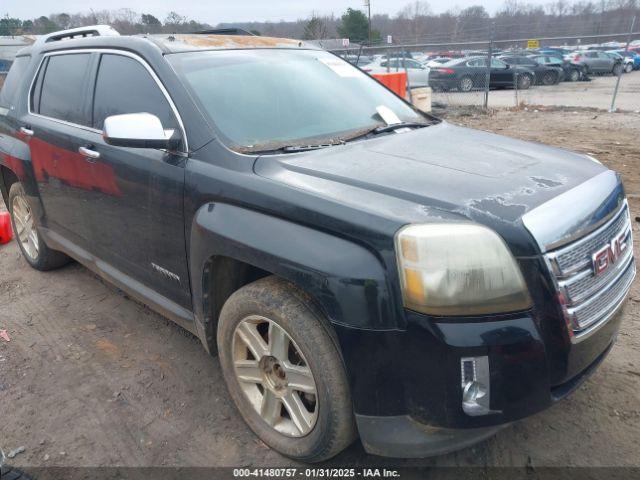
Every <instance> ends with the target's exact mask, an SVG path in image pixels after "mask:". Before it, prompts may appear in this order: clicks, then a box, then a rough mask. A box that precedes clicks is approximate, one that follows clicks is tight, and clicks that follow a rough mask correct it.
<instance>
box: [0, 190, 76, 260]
mask: <svg viewBox="0 0 640 480" xmlns="http://www.w3.org/2000/svg"><path fill="white" fill-rule="evenodd" d="M9 212H10V213H11V226H12V227H13V232H14V235H15V237H16V242H18V246H19V247H20V251H21V252H22V256H23V257H24V259H25V260H26V261H27V263H28V264H29V265H31V266H32V267H33V268H35V269H36V270H40V271H47V270H54V269H56V268H60V267H62V266H63V265H66V264H67V263H69V262H70V261H71V259H70V258H69V257H67V256H66V255H65V254H64V253H62V252H58V251H57V250H52V249H50V248H49V247H48V246H47V244H46V243H44V240H43V239H42V235H41V234H40V232H39V231H38V226H37V223H36V218H35V216H34V215H33V211H32V210H31V206H30V205H29V201H28V199H27V195H26V193H25V191H24V187H23V186H22V184H21V183H19V182H16V183H14V184H13V185H11V188H10V190H9Z"/></svg>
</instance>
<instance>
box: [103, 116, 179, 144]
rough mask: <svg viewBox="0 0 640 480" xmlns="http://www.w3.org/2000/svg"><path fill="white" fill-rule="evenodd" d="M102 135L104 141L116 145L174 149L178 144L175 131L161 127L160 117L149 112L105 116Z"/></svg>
mask: <svg viewBox="0 0 640 480" xmlns="http://www.w3.org/2000/svg"><path fill="white" fill-rule="evenodd" d="M102 136H103V138H104V141H105V142H106V143H108V144H109V145H113V146H116V147H129V148H160V149H165V150H175V149H176V148H178V146H179V144H180V138H179V137H178V136H177V135H176V134H175V131H174V130H165V129H164V128H162V122H160V119H159V118H158V117H156V116H155V115H151V114H150V113H126V114H123V115H112V116H110V117H107V118H105V120H104V128H103V132H102Z"/></svg>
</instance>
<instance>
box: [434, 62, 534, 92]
mask: <svg viewBox="0 0 640 480" xmlns="http://www.w3.org/2000/svg"><path fill="white" fill-rule="evenodd" d="M516 78H517V79H518V80H517V81H518V85H517V86H518V88H519V89H521V90H526V89H528V88H529V87H530V86H531V85H532V84H533V83H534V81H535V73H534V72H533V70H530V69H527V68H523V67H519V66H518V67H513V68H511V67H509V65H507V64H506V63H504V62H503V61H501V60H498V59H497V58H493V59H491V69H490V81H489V87H490V88H504V87H509V88H513V87H514V86H515V81H516ZM486 80H487V57H469V58H460V59H456V60H452V61H450V62H448V63H445V64H443V65H441V66H440V67H435V68H432V69H431V71H430V72H429V85H430V86H431V88H433V89H435V90H453V89H458V90H459V91H461V92H470V91H471V90H474V89H478V88H484V87H485V85H486Z"/></svg>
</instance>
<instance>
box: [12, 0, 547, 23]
mask: <svg viewBox="0 0 640 480" xmlns="http://www.w3.org/2000/svg"><path fill="white" fill-rule="evenodd" d="M547 1H550V0H547ZM408 3H411V2H410V0H371V8H372V12H373V13H389V14H395V13H397V12H398V10H400V9H401V8H402V7H403V6H404V5H406V4H408ZM428 3H429V5H431V9H432V10H433V11H434V12H436V13H439V12H444V11H446V10H449V9H450V8H452V7H454V6H458V7H460V8H465V7H468V6H471V5H478V4H481V5H484V7H485V8H486V9H487V10H489V12H491V13H493V12H494V11H495V10H496V9H497V8H499V7H500V6H501V5H502V4H503V0H475V1H474V0H431V1H429V2H428ZM530 3H546V2H540V1H535V0H534V1H533V2H530ZM363 4H364V0H356V1H351V0H303V1H301V0H238V1H235V2H233V1H229V0H208V1H207V0H134V1H132V0H128V1H127V0H108V1H104V0H101V1H98V0H28V1H25V0H0V15H5V14H9V16H10V17H18V18H35V17H39V16H42V15H49V14H50V13H60V12H65V13H78V12H87V11H89V10H90V9H94V10H103V9H106V8H108V9H110V10H113V9H118V8H125V7H126V8H131V9H133V10H135V11H137V12H144V13H151V14H153V15H155V16H156V17H158V18H159V19H160V20H164V18H165V17H166V15H167V13H168V12H170V11H171V10H175V11H176V12H178V13H179V14H181V15H183V16H186V17H188V18H190V19H194V20H199V21H202V22H207V23H210V24H212V25H215V24H217V23H220V22H241V21H251V20H256V21H278V20H295V19H298V18H305V17H308V16H309V15H310V13H311V12H312V11H316V12H317V13H319V14H330V13H332V12H333V13H335V14H336V15H340V14H341V13H342V12H344V11H345V10H346V9H347V8H348V7H352V8H362V9H364V7H363Z"/></svg>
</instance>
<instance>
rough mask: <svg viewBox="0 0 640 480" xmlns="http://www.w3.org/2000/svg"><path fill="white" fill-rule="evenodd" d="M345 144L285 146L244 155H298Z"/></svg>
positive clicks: (251, 151) (248, 151)
mask: <svg viewBox="0 0 640 480" xmlns="http://www.w3.org/2000/svg"><path fill="white" fill-rule="evenodd" d="M344 143H345V142H334V143H318V144H312V145H285V146H283V147H277V148H269V149H264V150H247V151H246V152H245V153H253V154H258V155H265V154H276V153H298V152H310V151H311V150H320V149H322V148H329V147H336V146H338V145H344Z"/></svg>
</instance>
